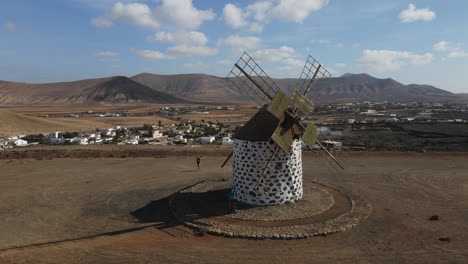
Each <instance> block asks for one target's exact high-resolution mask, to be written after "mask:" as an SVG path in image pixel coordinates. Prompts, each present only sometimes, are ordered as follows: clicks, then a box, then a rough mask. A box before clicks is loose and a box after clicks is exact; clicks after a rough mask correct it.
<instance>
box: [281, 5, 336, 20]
mask: <svg viewBox="0 0 468 264" xmlns="http://www.w3.org/2000/svg"><path fill="white" fill-rule="evenodd" d="M328 2H329V0H280V2H279V4H278V5H277V6H275V7H274V8H273V9H272V15H273V16H274V17H277V18H279V19H281V20H285V21H293V22H296V23H301V22H303V21H304V19H306V18H307V17H308V16H309V15H310V13H312V12H314V11H317V10H319V9H321V8H322V7H324V6H326V5H327V4H328Z"/></svg>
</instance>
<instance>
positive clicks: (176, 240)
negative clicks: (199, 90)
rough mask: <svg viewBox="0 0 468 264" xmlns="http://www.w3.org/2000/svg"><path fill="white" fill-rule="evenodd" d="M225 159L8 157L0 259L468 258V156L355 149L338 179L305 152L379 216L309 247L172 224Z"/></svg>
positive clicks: (0, 188)
mask: <svg viewBox="0 0 468 264" xmlns="http://www.w3.org/2000/svg"><path fill="white" fill-rule="evenodd" d="M181 151H183V150H181ZM223 159H224V157H223V156H222V155H219V153H217V152H215V154H211V155H210V154H209V152H206V153H205V155H204V156H203V157H202V163H201V169H200V170H197V169H196V165H195V158H194V157H190V156H189V157H187V156H180V157H178V156H177V155H167V156H165V157H160V158H132V159H50V160H35V159H3V160H0V171H1V173H0V182H1V185H0V201H2V203H0V263H467V262H468V247H467V245H468V226H467V223H468V154H450V153H446V154H444V153H423V154H412V153H351V154H350V157H349V159H348V160H347V161H346V166H347V170H346V172H345V173H344V174H343V175H341V176H339V177H337V176H333V175H331V174H330V173H328V172H327V170H326V168H325V167H324V166H323V165H322V164H321V162H320V160H319V159H317V158H316V157H315V156H313V155H310V154H306V155H305V156H304V160H303V161H304V171H305V174H304V177H305V178H308V179H314V180H316V181H320V182H324V183H327V184H330V185H333V186H336V187H338V188H340V187H345V188H350V189H353V190H354V191H355V192H357V193H358V194H360V195H362V196H364V197H366V198H367V199H368V200H369V201H370V202H371V203H372V206H373V212H372V214H371V216H370V217H369V218H368V219H367V220H366V221H365V222H364V223H361V224H360V225H358V226H357V227H355V228H354V229H352V230H350V231H346V232H343V233H337V234H333V235H328V236H326V237H315V238H310V239H304V240H245V239H232V238H223V237H216V236H212V235H208V234H205V235H197V234H196V233H194V232H193V231H192V230H190V229H187V228H185V227H183V226H182V225H180V224H179V223H176V222H174V221H173V220H171V218H170V216H169V214H168V210H167V200H168V199H165V198H167V197H168V196H169V195H171V194H172V193H174V192H175V191H177V190H179V189H180V188H183V187H185V186H188V185H190V184H193V183H196V182H199V181H201V180H204V179H209V178H221V177H225V176H228V175H229V173H230V169H224V170H222V169H220V168H219V165H220V163H222V161H223ZM432 215H438V216H439V221H429V220H428V218H429V217H430V216H432ZM442 237H445V238H449V241H440V240H439V238H442Z"/></svg>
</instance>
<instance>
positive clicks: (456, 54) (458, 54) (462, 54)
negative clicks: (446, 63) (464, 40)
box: [447, 48, 468, 58]
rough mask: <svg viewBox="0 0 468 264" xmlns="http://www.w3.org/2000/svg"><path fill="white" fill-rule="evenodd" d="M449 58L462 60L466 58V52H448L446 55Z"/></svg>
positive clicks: (467, 53)
mask: <svg viewBox="0 0 468 264" xmlns="http://www.w3.org/2000/svg"><path fill="white" fill-rule="evenodd" d="M447 57H449V58H463V57H468V52H465V51H463V50H461V49H459V48H455V49H454V50H452V51H450V52H449V54H448V55H447Z"/></svg>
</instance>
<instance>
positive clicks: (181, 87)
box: [130, 73, 247, 103]
mask: <svg viewBox="0 0 468 264" xmlns="http://www.w3.org/2000/svg"><path fill="white" fill-rule="evenodd" d="M130 78H131V79H132V80H134V81H136V82H139V83H141V84H143V85H145V86H148V87H150V88H152V89H154V90H156V91H160V92H164V93H167V94H171V95H177V96H178V97H180V98H184V99H186V100H189V101H193V102H220V103H228V102H233V101H245V100H247V98H245V97H244V96H240V95H239V94H236V93H233V91H232V89H230V87H231V83H229V82H228V81H226V79H225V78H221V77H217V76H212V75H206V74H177V75H158V74H151V73H142V74H138V75H135V76H133V77H130Z"/></svg>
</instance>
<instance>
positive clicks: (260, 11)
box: [246, 1, 273, 21]
mask: <svg viewBox="0 0 468 264" xmlns="http://www.w3.org/2000/svg"><path fill="white" fill-rule="evenodd" d="M272 6H273V3H271V2H268V1H263V2H256V3H254V4H251V5H248V6H247V7H246V9H247V11H248V13H249V14H252V16H253V18H254V19H255V20H257V21H265V20H266V19H267V18H268V16H269V13H270V11H271V8H272Z"/></svg>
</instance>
